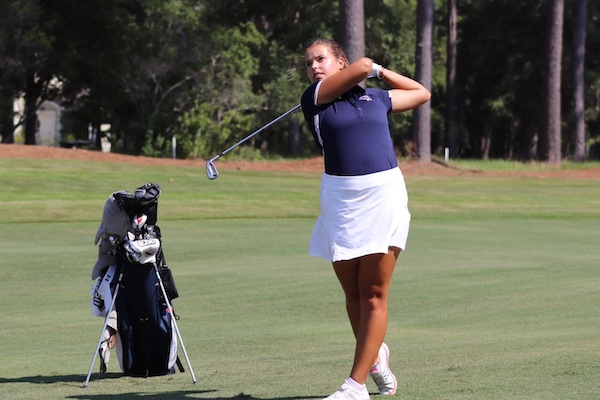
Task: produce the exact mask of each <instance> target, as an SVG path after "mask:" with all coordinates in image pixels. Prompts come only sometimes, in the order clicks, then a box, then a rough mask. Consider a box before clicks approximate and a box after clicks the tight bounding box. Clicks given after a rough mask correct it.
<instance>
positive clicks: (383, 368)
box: [369, 343, 398, 396]
mask: <svg viewBox="0 0 600 400" xmlns="http://www.w3.org/2000/svg"><path fill="white" fill-rule="evenodd" d="M369 376H370V377H371V378H372V379H373V380H374V381H375V383H376V384H377V388H378V389H379V394H382V395H388V396H391V395H393V394H394V393H396V389H397V388H398V381H397V380H396V377H395V376H394V374H393V373H392V371H391V370H390V349H389V348H388V346H387V344H385V343H383V344H382V345H381V347H380V348H379V358H378V359H377V362H376V363H375V365H373V368H371V371H370V372H369Z"/></svg>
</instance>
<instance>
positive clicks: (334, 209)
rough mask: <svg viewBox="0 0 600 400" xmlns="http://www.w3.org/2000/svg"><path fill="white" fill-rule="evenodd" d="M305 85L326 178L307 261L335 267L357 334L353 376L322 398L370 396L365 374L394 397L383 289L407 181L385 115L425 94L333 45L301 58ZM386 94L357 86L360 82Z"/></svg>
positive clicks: (399, 237) (324, 43)
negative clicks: (382, 85)
mask: <svg viewBox="0 0 600 400" xmlns="http://www.w3.org/2000/svg"><path fill="white" fill-rule="evenodd" d="M304 61H305V65H306V72H307V74H308V78H309V79H310V81H311V83H312V84H311V85H310V86H309V88H308V89H307V90H306V91H305V92H304V94H303V95H302V110H303V112H304V118H305V120H306V122H307V123H308V126H309V128H310V130H311V132H312V134H313V136H314V139H315V141H316V142H317V143H318V145H319V146H320V147H321V149H322V151H323V155H324V161H325V173H324V174H323V177H322V181H321V193H320V206H321V214H320V216H319V218H318V219H317V221H316V223H315V226H314V228H313V232H312V235H311V240H310V248H309V253H310V255H313V256H317V257H321V258H324V259H327V260H329V261H331V262H332V263H333V269H334V271H335V274H336V275H337V277H338V279H339V281H340V283H341V285H342V288H343V290H344V294H345V296H346V310H347V312H348V317H349V319H350V324H351V325H352V330H353V331H354V336H355V337H356V349H355V353H354V363H353V365H352V369H351V371H350V376H349V377H348V378H347V379H346V381H345V382H344V383H343V384H342V386H341V387H340V389H339V390H338V391H337V392H335V393H334V394H332V395H331V396H329V397H327V398H326V399H347V400H368V399H370V397H369V392H368V390H367V388H366V385H365V382H366V380H367V378H368V376H369V375H370V376H371V378H373V380H374V381H375V383H376V384H377V387H378V389H379V392H380V393H381V394H383V395H392V394H394V393H395V392H396V388H397V382H396V377H395V376H394V375H393V373H392V372H391V371H390V369H389V348H388V346H387V345H386V344H385V343H383V340H384V337H385V333H386V329H387V319H388V305H387V302H388V292H389V287H390V283H391V279H392V274H393V271H394V267H395V265H396V260H397V258H398V255H399V254H400V251H401V250H403V249H404V248H405V245H406V239H407V237H408V229H409V224H410V213H409V211H408V196H407V192H406V186H405V184H404V177H403V175H402V172H401V171H400V169H399V168H398V161H397V158H396V154H395V152H394V147H393V144H392V139H391V136H390V130H389V125H388V113H390V112H402V111H407V110H410V109H412V108H415V107H417V106H419V105H421V104H423V103H425V102H426V101H428V100H429V98H430V96H431V94H430V93H429V91H428V90H427V89H425V88H424V87H423V86H422V85H421V84H419V83H418V82H416V81H414V80H412V79H410V78H407V77H405V76H402V75H400V74H399V73H396V72H393V71H390V70H388V69H385V68H383V67H382V66H381V65H378V64H376V63H374V62H373V61H372V60H371V59H369V58H360V59H359V60H357V61H356V62H354V63H352V64H349V63H348V61H347V59H346V55H345V53H344V51H343V50H342V48H341V47H340V46H339V45H338V44H337V43H336V42H335V41H333V40H330V39H318V40H315V41H313V42H312V43H311V44H310V45H309V46H308V48H307V49H306V52H305V54H304ZM371 77H377V78H379V79H382V80H384V81H385V82H386V83H387V84H388V85H389V86H391V89H389V90H381V89H373V88H367V89H363V88H362V87H360V86H359V83H360V82H362V81H363V80H364V79H366V78H371Z"/></svg>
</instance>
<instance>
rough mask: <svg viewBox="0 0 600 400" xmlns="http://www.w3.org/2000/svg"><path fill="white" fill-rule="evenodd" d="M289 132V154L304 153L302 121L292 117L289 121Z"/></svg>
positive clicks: (294, 155)
mask: <svg viewBox="0 0 600 400" xmlns="http://www.w3.org/2000/svg"><path fill="white" fill-rule="evenodd" d="M288 132H289V154H290V155H291V156H292V157H296V156H299V155H300V153H302V139H301V138H302V127H301V125H300V123H298V122H296V121H294V119H293V118H292V119H290V120H289V122H288Z"/></svg>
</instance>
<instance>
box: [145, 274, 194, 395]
mask: <svg viewBox="0 0 600 400" xmlns="http://www.w3.org/2000/svg"><path fill="white" fill-rule="evenodd" d="M154 272H156V277H157V278H158V284H159V285H160V290H161V291H162V295H163V296H164V298H165V302H166V303H167V312H168V313H169V315H170V316H171V321H172V322H173V327H174V328H175V333H177V339H179V343H181V350H183V355H184V356H185V361H186V362H187V365H188V368H189V369H190V374H191V375H192V382H193V383H197V380H196V375H195V374H194V368H192V364H191V363H190V358H189V357H188V354H187V351H186V350H185V345H184V344H183V338H182V337H181V332H179V327H178V326H177V321H176V320H175V315H174V312H175V311H174V309H173V306H172V305H171V302H170V301H169V297H168V296H167V291H166V290H165V285H163V281H162V278H161V276H160V272H159V270H158V263H156V262H155V263H154Z"/></svg>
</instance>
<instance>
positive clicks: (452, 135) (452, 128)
mask: <svg viewBox="0 0 600 400" xmlns="http://www.w3.org/2000/svg"><path fill="white" fill-rule="evenodd" d="M447 1H448V38H447V42H446V51H447V53H448V54H447V57H448V59H447V60H446V115H445V125H444V126H445V128H444V139H445V140H444V144H445V146H446V147H448V149H449V153H450V157H456V155H457V153H458V148H457V146H456V48H457V40H456V39H457V32H456V2H457V0H447Z"/></svg>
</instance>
